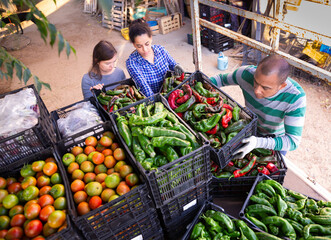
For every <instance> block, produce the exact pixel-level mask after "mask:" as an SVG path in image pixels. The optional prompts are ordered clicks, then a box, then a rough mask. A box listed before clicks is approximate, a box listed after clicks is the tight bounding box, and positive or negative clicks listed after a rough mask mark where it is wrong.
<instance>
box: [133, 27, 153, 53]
mask: <svg viewBox="0 0 331 240" xmlns="http://www.w3.org/2000/svg"><path fill="white" fill-rule="evenodd" d="M133 46H134V47H135V48H136V49H137V51H138V53H139V54H140V55H141V56H142V57H143V58H146V57H148V56H149V55H150V54H151V53H152V52H153V49H152V37H149V36H148V35H147V33H146V34H143V35H140V36H137V37H135V39H134V43H133Z"/></svg>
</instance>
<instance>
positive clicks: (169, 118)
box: [164, 109, 179, 123]
mask: <svg viewBox="0 0 331 240" xmlns="http://www.w3.org/2000/svg"><path fill="white" fill-rule="evenodd" d="M164 111H165V112H166V113H167V116H166V119H168V120H169V121H170V122H172V123H178V122H179V121H178V119H177V117H176V116H175V115H174V114H173V113H171V112H170V111H168V110H167V109H165V110H164Z"/></svg>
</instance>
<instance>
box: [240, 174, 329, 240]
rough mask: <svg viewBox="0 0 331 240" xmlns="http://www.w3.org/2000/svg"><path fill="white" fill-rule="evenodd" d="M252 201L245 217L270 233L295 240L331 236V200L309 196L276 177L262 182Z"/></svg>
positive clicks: (316, 239) (311, 239) (324, 239)
mask: <svg viewBox="0 0 331 240" xmlns="http://www.w3.org/2000/svg"><path fill="white" fill-rule="evenodd" d="M249 200H250V204H249V205H248V206H247V207H246V208H245V217H246V218H247V219H248V220H250V221H251V222H252V223H253V224H254V225H256V226H257V227H258V228H260V229H261V230H263V231H265V232H267V233H270V234H272V235H274V236H277V237H286V238H289V239H292V240H294V239H300V240H301V239H302V240H304V239H305V240H306V239H307V240H326V239H331V202H326V201H322V200H320V201H316V200H314V199H311V198H308V197H307V196H305V195H303V194H301V193H298V192H295V191H292V190H288V189H285V188H284V187H283V186H282V185H281V184H280V183H278V182H277V181H275V180H272V179H267V180H263V181H260V182H259V183H258V184H257V185H256V187H255V190H254V194H253V195H251V196H250V198H249Z"/></svg>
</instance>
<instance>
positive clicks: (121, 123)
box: [116, 113, 132, 148]
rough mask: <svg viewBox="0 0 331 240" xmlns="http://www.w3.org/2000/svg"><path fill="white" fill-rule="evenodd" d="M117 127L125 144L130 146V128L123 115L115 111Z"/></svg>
mask: <svg viewBox="0 0 331 240" xmlns="http://www.w3.org/2000/svg"><path fill="white" fill-rule="evenodd" d="M116 121H117V124H116V125H117V128H118V131H119V133H120V134H121V136H122V137H123V139H124V141H125V143H126V145H128V147H129V148H131V145H132V134H131V131H130V128H129V126H128V121H127V120H126V118H125V117H124V116H121V115H119V114H118V113H117V118H116Z"/></svg>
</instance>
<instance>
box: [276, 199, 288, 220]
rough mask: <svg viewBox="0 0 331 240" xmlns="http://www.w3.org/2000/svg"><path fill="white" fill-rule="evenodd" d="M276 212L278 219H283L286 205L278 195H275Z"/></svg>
mask: <svg viewBox="0 0 331 240" xmlns="http://www.w3.org/2000/svg"><path fill="white" fill-rule="evenodd" d="M277 210H278V216H279V217H284V215H285V213H286V210H287V204H286V202H285V201H284V200H283V199H282V197H281V196H280V195H279V194H277Z"/></svg>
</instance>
